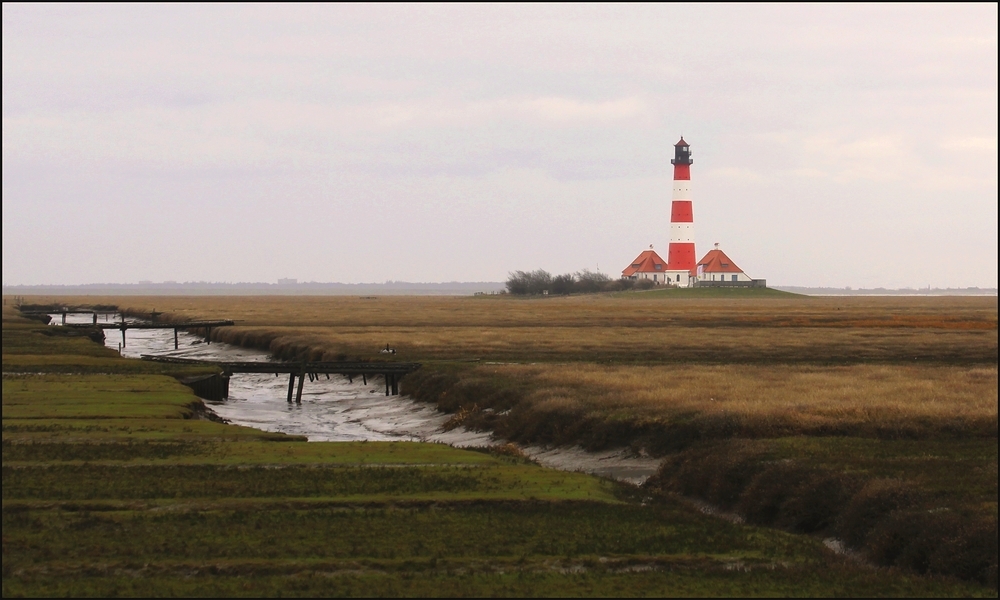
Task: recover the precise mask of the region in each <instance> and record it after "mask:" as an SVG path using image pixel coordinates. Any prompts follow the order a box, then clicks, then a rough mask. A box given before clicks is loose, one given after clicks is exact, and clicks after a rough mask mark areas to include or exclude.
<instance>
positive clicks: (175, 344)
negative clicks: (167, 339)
mask: <svg viewBox="0 0 1000 600" xmlns="http://www.w3.org/2000/svg"><path fill="white" fill-rule="evenodd" d="M176 349H177V328H176V327H174V350H176Z"/></svg>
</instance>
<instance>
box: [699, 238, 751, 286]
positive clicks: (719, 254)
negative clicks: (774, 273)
mask: <svg viewBox="0 0 1000 600" xmlns="http://www.w3.org/2000/svg"><path fill="white" fill-rule="evenodd" d="M695 269H696V275H695V284H694V285H695V286H697V287H712V286H718V287H767V282H766V280H764V279H752V278H751V277H750V276H749V275H747V274H746V273H744V272H743V269H741V268H739V267H738V266H736V263H734V262H733V261H732V259H730V258H729V257H728V256H726V253H725V252H723V251H722V250H720V249H719V245H718V244H716V245H715V249H714V250H710V251H709V252H708V254H706V255H705V257H704V258H702V259H701V260H699V261H698V265H697V267H695Z"/></svg>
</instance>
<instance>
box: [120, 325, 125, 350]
mask: <svg viewBox="0 0 1000 600" xmlns="http://www.w3.org/2000/svg"><path fill="white" fill-rule="evenodd" d="M122 325H124V323H122ZM124 347H125V327H122V348H124ZM119 354H121V352H119Z"/></svg>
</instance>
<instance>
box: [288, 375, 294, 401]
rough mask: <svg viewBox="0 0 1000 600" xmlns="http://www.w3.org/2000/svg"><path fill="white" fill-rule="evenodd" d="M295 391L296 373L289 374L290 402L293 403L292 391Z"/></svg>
mask: <svg viewBox="0 0 1000 600" xmlns="http://www.w3.org/2000/svg"><path fill="white" fill-rule="evenodd" d="M294 391H295V373H289V374H288V403H289V404H291V403H292V392H294Z"/></svg>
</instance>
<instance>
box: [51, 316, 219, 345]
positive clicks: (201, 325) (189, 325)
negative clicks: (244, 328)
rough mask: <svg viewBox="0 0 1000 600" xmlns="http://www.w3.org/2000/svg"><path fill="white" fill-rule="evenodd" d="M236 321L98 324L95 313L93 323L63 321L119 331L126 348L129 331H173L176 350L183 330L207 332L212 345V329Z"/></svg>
mask: <svg viewBox="0 0 1000 600" xmlns="http://www.w3.org/2000/svg"><path fill="white" fill-rule="evenodd" d="M235 324H236V323H235V322H234V321H230V320H228V319H223V320H218V321H185V322H183V323H157V322H155V321H154V322H143V323H135V322H133V323H128V322H124V321H114V322H111V323H98V322H97V317H96V313H95V317H94V322H93V323H66V322H65V321H63V325H65V326H66V327H81V328H94V327H97V328H99V329H118V330H120V331H121V332H122V347H123V348H124V347H125V332H126V331H127V330H129V329H173V330H174V350H177V348H178V342H177V332H178V331H180V330H181V329H185V330H191V329H194V330H199V329H202V330H204V331H205V341H206V342H207V343H209V344H211V343H212V328H214V327H229V326H231V325H235Z"/></svg>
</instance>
